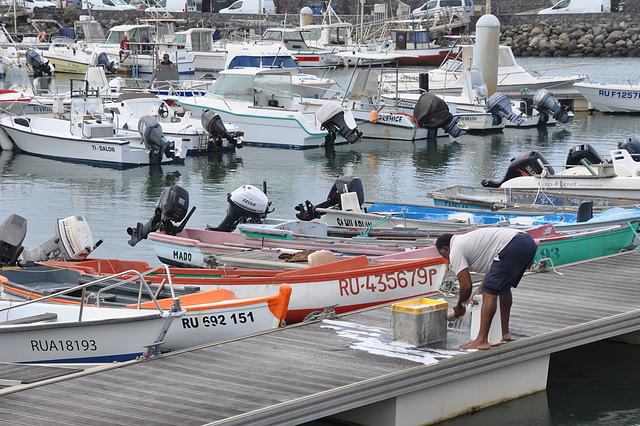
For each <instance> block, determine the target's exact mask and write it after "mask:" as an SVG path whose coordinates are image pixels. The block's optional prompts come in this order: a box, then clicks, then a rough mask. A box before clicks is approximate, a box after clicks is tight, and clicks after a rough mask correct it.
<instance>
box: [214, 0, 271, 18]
mask: <svg viewBox="0 0 640 426" xmlns="http://www.w3.org/2000/svg"><path fill="white" fill-rule="evenodd" d="M260 7H262V11H260ZM218 13H244V14H247V15H258V14H260V13H264V14H266V15H274V14H275V13H276V6H275V4H274V3H273V0H238V1H237V2H235V3H233V4H232V5H231V6H229V7H226V8H224V9H220V11H219V12H218Z"/></svg>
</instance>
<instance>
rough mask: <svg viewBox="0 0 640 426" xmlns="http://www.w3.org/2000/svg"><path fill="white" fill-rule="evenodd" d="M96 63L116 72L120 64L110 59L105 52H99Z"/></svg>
mask: <svg viewBox="0 0 640 426" xmlns="http://www.w3.org/2000/svg"><path fill="white" fill-rule="evenodd" d="M96 65H102V66H103V67H104V68H105V69H106V70H107V71H109V72H111V73H114V74H115V73H117V72H118V64H116V62H115V61H110V60H109V57H108V56H107V54H106V53H104V52H100V53H98V57H97V58H96Z"/></svg>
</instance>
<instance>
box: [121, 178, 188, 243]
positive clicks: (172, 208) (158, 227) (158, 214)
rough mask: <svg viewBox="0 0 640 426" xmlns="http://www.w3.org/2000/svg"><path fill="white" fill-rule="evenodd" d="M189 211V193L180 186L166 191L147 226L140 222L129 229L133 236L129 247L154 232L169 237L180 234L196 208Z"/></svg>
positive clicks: (128, 231)
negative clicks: (162, 233)
mask: <svg viewBox="0 0 640 426" xmlns="http://www.w3.org/2000/svg"><path fill="white" fill-rule="evenodd" d="M187 210H189V193H188V192H187V190H186V189H184V188H182V187H181V186H178V185H173V186H170V187H169V188H167V189H165V190H164V191H162V194H160V199H159V200H158V203H157V204H156V208H155V212H154V214H153V217H151V219H149V221H148V222H147V223H145V224H142V223H140V222H138V224H137V225H136V227H135V228H127V234H129V235H130V236H131V238H130V239H129V241H128V242H129V245H130V246H132V247H133V246H135V245H136V244H138V243H139V242H140V240H144V239H146V238H147V236H148V235H149V233H151V232H154V231H161V232H165V233H166V234H168V235H177V234H179V233H180V232H181V231H182V230H183V229H184V227H185V226H186V224H187V221H188V220H189V219H190V218H191V215H192V214H193V212H194V211H195V210H196V208H195V207H192V208H191V211H190V212H189V214H187ZM183 219H184V220H183ZM180 221H182V223H181V224H180V225H178V226H176V225H174V224H173V222H176V223H177V222H180Z"/></svg>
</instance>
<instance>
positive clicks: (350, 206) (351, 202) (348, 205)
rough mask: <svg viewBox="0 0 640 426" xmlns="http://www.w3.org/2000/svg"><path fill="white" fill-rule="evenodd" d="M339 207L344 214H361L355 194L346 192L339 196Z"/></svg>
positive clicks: (356, 194)
mask: <svg viewBox="0 0 640 426" xmlns="http://www.w3.org/2000/svg"><path fill="white" fill-rule="evenodd" d="M340 205H341V206H342V210H344V211H346V212H355V213H362V210H361V209H360V200H359V199H358V193H357V192H346V193H343V194H340Z"/></svg>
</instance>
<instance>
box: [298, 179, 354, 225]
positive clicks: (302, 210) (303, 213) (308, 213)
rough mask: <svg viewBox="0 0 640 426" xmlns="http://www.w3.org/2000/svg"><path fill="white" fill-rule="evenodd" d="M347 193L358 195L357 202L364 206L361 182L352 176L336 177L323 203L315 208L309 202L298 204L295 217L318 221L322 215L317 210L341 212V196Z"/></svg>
mask: <svg viewBox="0 0 640 426" xmlns="http://www.w3.org/2000/svg"><path fill="white" fill-rule="evenodd" d="M349 192H355V193H356V194H357V195H358V202H359V204H360V207H362V205H363V204H364V188H363V187H362V180H360V178H357V177H353V176H338V178H337V179H336V182H335V183H334V184H333V186H332V187H331V190H330V191H329V195H328V196H327V199H326V200H325V201H323V202H322V203H320V204H318V205H317V206H314V205H313V204H312V203H311V201H309V200H307V201H305V202H304V203H300V204H298V205H297V206H296V207H295V209H296V210H297V211H298V213H296V217H297V218H298V219H300V220H313V219H318V218H319V217H320V216H322V213H319V212H318V211H317V210H316V209H317V208H322V209H327V208H338V209H341V210H342V197H341V195H342V194H346V193H349Z"/></svg>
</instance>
